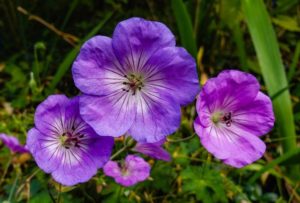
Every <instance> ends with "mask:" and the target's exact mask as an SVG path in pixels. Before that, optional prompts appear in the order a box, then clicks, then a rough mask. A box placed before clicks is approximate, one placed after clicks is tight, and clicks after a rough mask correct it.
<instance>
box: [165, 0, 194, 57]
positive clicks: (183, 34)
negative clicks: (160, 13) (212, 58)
mask: <svg viewBox="0 0 300 203" xmlns="http://www.w3.org/2000/svg"><path fill="white" fill-rule="evenodd" d="M171 4H172V9H173V13H174V15H175V19H176V22H177V26H178V29H179V34H180V39H181V43H182V45H183V46H184V47H185V48H186V49H187V50H188V52H189V53H190V54H191V55H192V56H193V57H194V58H196V56H197V43H196V41H195V36H194V34H193V26H192V21H191V18H190V16H189V13H188V11H187V8H186V6H185V5H184V3H183V2H182V0H172V1H171Z"/></svg>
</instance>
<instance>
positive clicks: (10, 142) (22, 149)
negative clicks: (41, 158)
mask: <svg viewBox="0 0 300 203" xmlns="http://www.w3.org/2000/svg"><path fill="white" fill-rule="evenodd" d="M0 140H1V141H2V142H3V144H4V145H6V146H7V147H8V148H9V149H10V150H11V151H12V152H18V153H26V152H28V150H27V148H26V146H23V145H21V144H20V142H19V140H18V139H17V138H16V137H14V136H9V135H6V134H4V133H0Z"/></svg>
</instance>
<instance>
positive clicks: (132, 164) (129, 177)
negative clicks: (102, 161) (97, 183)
mask: <svg viewBox="0 0 300 203" xmlns="http://www.w3.org/2000/svg"><path fill="white" fill-rule="evenodd" d="M150 169H151V167H150V165H149V164H148V163H147V162H146V161H144V159H142V158H141V157H138V156H134V155H128V156H127V157H126V159H125V162H124V163H122V164H121V166H119V164H118V163H117V162H115V161H109V162H107V164H106V165H105V166H104V167H103V171H104V173H105V175H107V176H111V177H113V178H114V179H115V181H116V182H117V183H119V184H121V185H123V186H126V187H128V186H132V185H135V184H136V183H138V182H141V181H144V180H146V179H147V178H148V177H149V175H150Z"/></svg>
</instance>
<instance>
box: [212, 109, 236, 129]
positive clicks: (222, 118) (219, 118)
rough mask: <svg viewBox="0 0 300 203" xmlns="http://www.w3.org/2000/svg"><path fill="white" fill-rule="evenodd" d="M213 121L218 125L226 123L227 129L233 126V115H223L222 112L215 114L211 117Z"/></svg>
mask: <svg viewBox="0 0 300 203" xmlns="http://www.w3.org/2000/svg"><path fill="white" fill-rule="evenodd" d="M211 121H212V122H213V123H214V124H216V125H217V124H218V123H219V122H222V123H225V124H226V126H227V127H230V126H231V123H232V113H231V112H227V113H222V112H215V113H213V114H212V116H211Z"/></svg>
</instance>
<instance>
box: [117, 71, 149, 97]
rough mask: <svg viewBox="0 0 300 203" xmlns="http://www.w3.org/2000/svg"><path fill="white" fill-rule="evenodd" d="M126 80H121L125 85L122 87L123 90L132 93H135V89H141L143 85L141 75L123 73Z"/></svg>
mask: <svg viewBox="0 0 300 203" xmlns="http://www.w3.org/2000/svg"><path fill="white" fill-rule="evenodd" d="M124 77H125V78H126V81H124V82H122V84H123V85H125V88H122V90H123V91H126V92H129V91H130V92H132V95H135V94H136V92H137V90H139V91H141V90H142V88H143V87H144V83H143V78H142V76H141V75H135V74H128V75H124Z"/></svg>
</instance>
